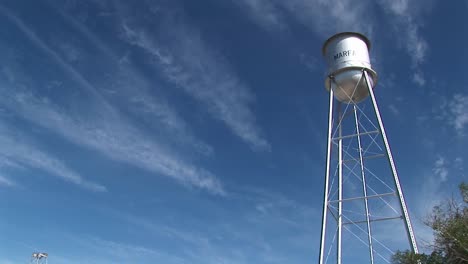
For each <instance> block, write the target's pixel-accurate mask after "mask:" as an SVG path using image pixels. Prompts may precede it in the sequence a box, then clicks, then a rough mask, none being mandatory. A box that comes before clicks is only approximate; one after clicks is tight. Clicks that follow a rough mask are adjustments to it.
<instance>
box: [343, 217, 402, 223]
mask: <svg viewBox="0 0 468 264" xmlns="http://www.w3.org/2000/svg"><path fill="white" fill-rule="evenodd" d="M395 219H403V216H394V217H382V218H377V219H370V220H369V222H378V221H386V220H395ZM363 223H367V220H362V221H350V222H343V225H350V224H363Z"/></svg>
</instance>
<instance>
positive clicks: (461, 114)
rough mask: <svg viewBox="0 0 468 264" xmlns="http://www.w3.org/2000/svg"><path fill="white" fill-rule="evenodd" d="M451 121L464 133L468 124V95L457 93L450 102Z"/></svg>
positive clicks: (461, 133)
mask: <svg viewBox="0 0 468 264" xmlns="http://www.w3.org/2000/svg"><path fill="white" fill-rule="evenodd" d="M448 108H449V111H450V114H451V118H450V123H451V125H452V126H453V127H454V128H455V130H456V131H457V132H458V134H460V135H464V131H465V127H466V126H467V125H468V95H463V94H455V95H454V96H453V98H452V100H451V102H450V103H449V104H448Z"/></svg>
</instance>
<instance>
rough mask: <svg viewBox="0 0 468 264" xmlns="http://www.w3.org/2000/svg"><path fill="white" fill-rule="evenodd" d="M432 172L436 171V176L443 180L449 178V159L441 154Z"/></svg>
mask: <svg viewBox="0 0 468 264" xmlns="http://www.w3.org/2000/svg"><path fill="white" fill-rule="evenodd" d="M432 172H433V173H434V175H435V176H436V177H438V178H439V180H440V181H441V182H444V181H446V180H447V177H448V174H449V171H448V167H447V161H446V160H445V159H444V158H443V157H442V156H439V157H438V158H437V160H436V161H435V162H434V166H433V168H432Z"/></svg>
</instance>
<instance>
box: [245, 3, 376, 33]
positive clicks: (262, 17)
mask: <svg viewBox="0 0 468 264" xmlns="http://www.w3.org/2000/svg"><path fill="white" fill-rule="evenodd" d="M240 2H241V3H243V6H244V10H245V11H246V12H247V14H249V16H250V17H251V18H252V19H253V21H256V22H257V23H258V24H259V25H260V26H262V27H264V28H266V29H270V28H275V27H277V28H278V27H279V28H288V24H287V20H286V19H284V16H285V15H286V14H289V15H290V16H289V17H291V18H293V19H296V20H297V21H298V22H299V23H302V24H304V25H305V26H306V27H308V28H310V29H312V30H313V31H314V32H315V33H316V34H318V35H320V36H328V35H330V34H334V33H336V32H338V31H359V32H363V33H366V34H370V33H372V30H373V27H372V23H370V19H371V17H370V16H368V15H366V13H367V12H368V7H369V4H371V2H370V1H359V2H356V1H351V0H332V1H324V0H312V1H308V0H290V1H281V0H259V1H251V0H241V1H240ZM330 21H333V22H330Z"/></svg>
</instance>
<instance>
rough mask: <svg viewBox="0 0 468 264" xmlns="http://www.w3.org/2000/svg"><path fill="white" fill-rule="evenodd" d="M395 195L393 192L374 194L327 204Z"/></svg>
mask: <svg viewBox="0 0 468 264" xmlns="http://www.w3.org/2000/svg"><path fill="white" fill-rule="evenodd" d="M395 194H396V193H395V192H389V193H382V194H376V195H368V196H360V197H353V198H346V199H341V200H333V201H328V203H337V202H345V201H353V200H359V199H369V198H377V197H382V196H389V195H395Z"/></svg>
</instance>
